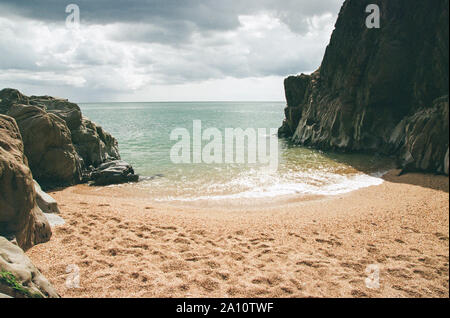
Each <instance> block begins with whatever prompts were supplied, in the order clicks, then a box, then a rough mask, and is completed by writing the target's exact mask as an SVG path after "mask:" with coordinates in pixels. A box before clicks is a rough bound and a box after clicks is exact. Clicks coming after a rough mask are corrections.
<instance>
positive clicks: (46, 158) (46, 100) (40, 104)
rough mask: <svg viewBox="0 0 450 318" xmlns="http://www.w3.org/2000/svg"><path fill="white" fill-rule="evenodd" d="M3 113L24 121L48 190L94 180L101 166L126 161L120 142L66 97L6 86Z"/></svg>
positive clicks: (35, 168) (32, 157)
mask: <svg viewBox="0 0 450 318" xmlns="http://www.w3.org/2000/svg"><path fill="white" fill-rule="evenodd" d="M0 113H3V114H7V115H10V116H12V117H14V118H15V119H16V121H17V123H18V124H19V127H20V129H21V132H22V137H23V140H24V144H25V153H26V155H27V157H28V159H29V164H30V168H31V170H32V172H33V175H34V178H35V179H36V180H37V181H38V182H39V184H40V185H42V186H43V188H44V189H48V188H54V187H59V186H68V185H72V184H77V183H80V182H88V181H89V180H90V175H91V172H92V170H93V169H94V168H95V167H98V166H100V165H101V164H103V163H105V162H109V161H114V160H120V155H119V148H118V143H117V140H116V139H115V138H114V137H113V136H111V135H110V134H109V133H108V132H106V131H105V130H104V129H103V128H102V127H100V126H98V125H96V124H95V123H93V122H92V121H90V120H89V119H87V118H85V117H83V116H82V114H81V110H80V108H79V107H78V105H76V104H74V103H71V102H69V101H68V100H66V99H61V98H54V97H50V96H30V97H27V96H24V95H22V94H21V93H20V92H19V91H17V90H15V89H9V88H8V89H3V90H1V91H0ZM91 166H92V168H87V167H91Z"/></svg>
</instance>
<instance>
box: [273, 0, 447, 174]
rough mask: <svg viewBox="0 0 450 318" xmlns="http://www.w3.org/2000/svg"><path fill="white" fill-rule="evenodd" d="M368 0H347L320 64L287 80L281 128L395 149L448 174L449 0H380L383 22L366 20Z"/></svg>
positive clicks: (409, 163)
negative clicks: (375, 25) (371, 24)
mask: <svg viewBox="0 0 450 318" xmlns="http://www.w3.org/2000/svg"><path fill="white" fill-rule="evenodd" d="M368 4H371V1H370V0H347V1H345V3H344V4H343V6H342V9H341V12H340V14H339V18H338V21H337V22H336V28H335V30H334V32H333V35H332V38H331V41H330V44H329V45H328V47H327V50H326V53H325V56H324V59H323V61H322V64H321V67H320V68H319V70H317V71H316V72H315V73H313V74H311V75H304V74H302V75H300V76H291V77H289V78H287V79H286V80H285V91H286V100H287V109H286V111H285V113H286V119H285V121H284V123H283V126H282V127H281V128H280V131H279V135H280V136H285V137H290V138H292V140H293V141H294V142H297V143H299V144H303V145H307V146H312V147H317V148H321V149H325V150H340V151H364V152H367V151H369V152H377V153H383V154H387V155H397V156H398V157H399V158H400V162H401V164H402V167H404V168H406V169H414V170H421V171H433V172H438V173H443V172H445V170H446V169H445V164H444V162H445V160H446V159H445V156H446V153H447V150H448V144H449V143H448V97H447V99H446V96H448V84H449V81H448V78H449V76H448V74H449V73H448V72H449V71H448V69H449V65H448V61H449V56H448V53H449V50H448V41H449V40H448V39H449V38H448V29H449V18H448V4H449V3H448V0H438V1H434V2H433V3H431V2H426V1H414V2H411V1H408V0H398V1H389V0H380V1H378V2H377V4H378V5H379V6H380V9H381V17H382V18H381V28H380V29H368V28H367V27H366V25H365V19H366V17H367V13H366V12H365V8H366V6H367V5H368ZM445 99H446V100H447V102H445Z"/></svg>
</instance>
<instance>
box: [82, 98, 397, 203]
mask: <svg viewBox="0 0 450 318" xmlns="http://www.w3.org/2000/svg"><path fill="white" fill-rule="evenodd" d="M80 107H81V109H82V111H83V114H84V115H85V116H86V117H88V118H90V119H91V120H93V121H94V122H96V123H97V124H100V125H101V126H102V127H103V128H105V129H106V130H107V131H109V132H110V133H111V134H112V135H113V136H114V137H116V138H117V140H118V141H119V148H120V153H121V156H122V159H123V160H125V161H128V162H129V163H131V164H132V165H133V167H134V168H135V170H136V172H137V173H138V174H140V175H141V176H143V177H144V178H143V179H144V181H142V182H139V183H138V184H135V185H133V186H134V187H137V188H139V189H140V190H144V191H146V193H148V196H149V197H151V198H154V199H156V200H161V201H165V200H180V201H197V200H220V199H235V198H236V199H237V198H271V197H278V196H284V195H299V196H301V195H305V196H306V195H337V194H343V193H347V192H350V191H353V190H356V189H359V188H362V187H368V186H372V185H378V184H381V183H382V182H383V180H382V179H381V178H380V177H381V176H382V174H383V173H384V172H386V171H387V170H389V168H391V167H392V162H391V161H390V160H389V159H387V158H383V157H380V156H369V155H356V154H353V155H348V154H336V153H326V152H322V151H318V150H312V149H308V148H304V147H299V146H295V145H292V144H290V143H289V142H287V141H285V140H281V139H280V140H278V169H276V170H275V169H269V166H268V164H267V163H260V162H256V163H252V164H249V163H247V164H240V163H236V162H234V163H228V164H225V163H213V164H205V163H189V164H185V163H183V164H175V163H173V161H172V160H171V157H170V152H171V149H172V147H173V146H174V145H175V144H176V143H177V142H178V141H177V140H171V139H170V135H171V133H172V131H173V130H174V129H177V128H178V129H179V128H185V129H187V131H188V132H190V136H191V138H193V121H194V120H201V123H202V129H203V131H204V130H206V129H207V128H212V127H214V128H217V129H218V130H219V131H221V132H222V134H223V135H225V133H224V132H225V128H242V129H244V130H245V129H247V128H255V129H257V128H266V130H265V131H266V136H265V138H266V139H267V151H269V146H268V145H269V144H268V140H269V139H270V131H269V129H270V128H278V127H279V126H280V125H281V123H282V121H283V117H284V112H283V109H284V107H285V103H283V102H161V103H90V104H80ZM274 137H275V136H274ZM206 144H208V141H203V143H202V147H204V146H205V145H206ZM191 146H193V140H192V139H191ZM191 149H192V148H191ZM246 149H250V150H252V149H253V145H252V144H249V143H248V145H247V147H246ZM191 152H192V151H191Z"/></svg>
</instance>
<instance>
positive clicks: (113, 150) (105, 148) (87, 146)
mask: <svg viewBox="0 0 450 318" xmlns="http://www.w3.org/2000/svg"><path fill="white" fill-rule="evenodd" d="M72 141H73V143H74V145H75V148H76V150H77V151H78V153H79V154H80V156H81V157H82V158H83V160H84V163H85V164H86V166H94V167H97V166H99V165H101V164H102V163H104V162H106V161H109V160H119V159H120V155H119V149H118V144H117V140H116V139H115V138H114V137H112V136H111V135H110V134H109V133H107V132H106V131H104V130H103V128H102V127H100V126H97V125H96V124H95V123H93V122H92V121H90V120H89V119H87V118H83V120H82V123H81V125H80V126H79V127H78V128H76V129H74V130H72Z"/></svg>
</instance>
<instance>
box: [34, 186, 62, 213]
mask: <svg viewBox="0 0 450 318" xmlns="http://www.w3.org/2000/svg"><path fill="white" fill-rule="evenodd" d="M34 191H35V192H36V203H37V205H38V206H39V208H40V209H41V210H42V212H44V213H57V214H59V207H58V202H56V200H55V199H53V198H52V197H51V196H50V195H49V194H47V193H45V192H44V191H42V189H41V186H40V185H39V183H37V182H36V181H34Z"/></svg>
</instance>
